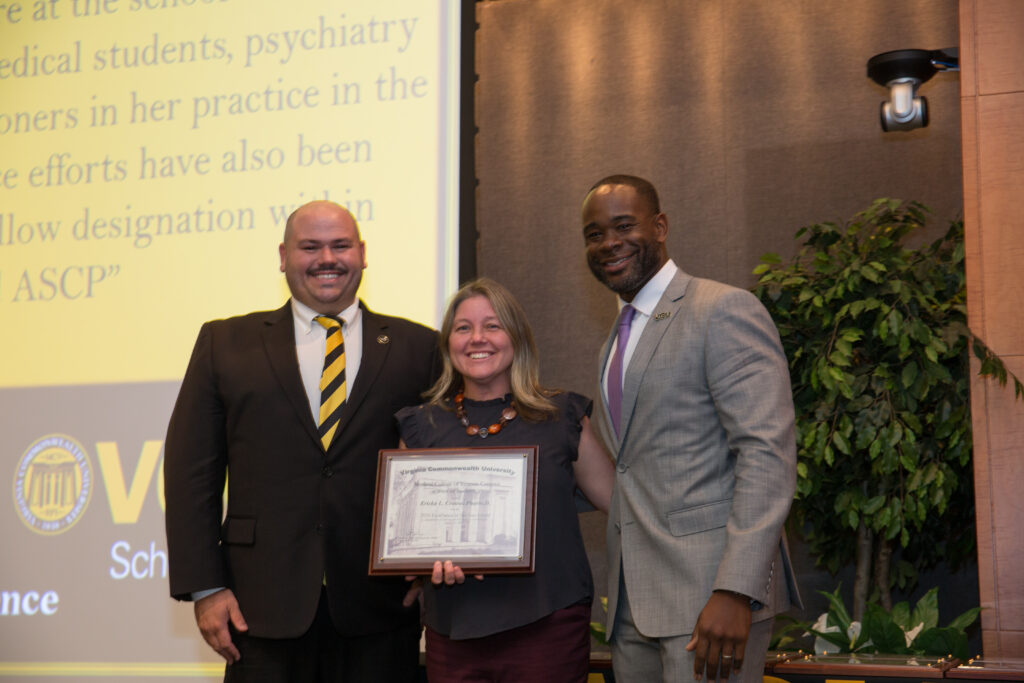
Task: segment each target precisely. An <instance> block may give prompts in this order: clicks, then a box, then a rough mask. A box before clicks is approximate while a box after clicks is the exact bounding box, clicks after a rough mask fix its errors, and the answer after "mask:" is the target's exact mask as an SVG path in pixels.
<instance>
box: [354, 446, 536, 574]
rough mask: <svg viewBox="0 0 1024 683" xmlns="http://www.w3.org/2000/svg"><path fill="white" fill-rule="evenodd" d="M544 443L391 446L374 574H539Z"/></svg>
mask: <svg viewBox="0 0 1024 683" xmlns="http://www.w3.org/2000/svg"><path fill="white" fill-rule="evenodd" d="M536 524H537V447H536V446H517V447H512V448H496V447H494V448H492V447H488V448H419V449H415V448H413V449H385V450H382V451H380V456H379V460H378V463H377V499H376V502H375V503H374V511H373V540H372V547H371V554H370V574H375V575H377V574H380V575H387V574H406V575H414V574H430V573H431V570H432V569H433V566H434V562H435V561H437V560H441V561H444V560H451V561H452V562H453V563H455V564H456V565H458V566H459V567H461V568H462V570H463V571H464V572H465V573H466V574H470V573H472V574H532V573H533V545H534V538H533V537H534V531H535V529H536Z"/></svg>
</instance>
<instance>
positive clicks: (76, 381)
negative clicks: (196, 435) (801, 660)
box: [0, 0, 460, 680]
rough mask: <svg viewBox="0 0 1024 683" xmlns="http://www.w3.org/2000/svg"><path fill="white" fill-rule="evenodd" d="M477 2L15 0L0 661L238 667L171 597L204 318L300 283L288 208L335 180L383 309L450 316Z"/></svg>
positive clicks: (2, 372) (425, 317)
mask: <svg viewBox="0 0 1024 683" xmlns="http://www.w3.org/2000/svg"><path fill="white" fill-rule="evenodd" d="M459 4H460V3H459V2H452V3H446V2H422V1H420V2H413V1H412V0H388V1H387V2H379V1H374V0H339V1H335V2H331V1H324V0H319V1H316V0H296V1H292V2H273V1H271V0H258V1H256V0H7V1H5V0H0V478H6V481H7V482H8V485H7V487H6V490H7V491H8V494H7V495H8V503H6V504H4V505H3V506H2V507H0V510H3V512H2V513H0V533H2V538H3V539H4V551H3V553H2V554H0V555H2V559H0V680H3V678H4V677H14V678H18V677H21V676H28V675H40V674H45V675H53V676H58V677H61V676H67V677H70V678H77V677H79V676H82V675H85V673H89V674H90V675H99V676H101V677H102V676H108V677H113V676H121V675H134V676H139V677H146V676H149V675H153V676H157V675H163V674H166V673H168V672H170V673H173V674H176V675H180V676H184V677H194V676H198V677H204V676H207V675H210V672H211V671H213V672H216V671H218V670H219V666H217V664H216V663H217V661H218V658H217V657H216V655H214V654H213V653H212V652H211V651H209V650H208V648H206V646H205V644H203V643H202V642H201V640H200V638H199V636H198V633H197V631H196V628H195V624H194V622H193V617H192V612H191V606H190V605H178V604H175V603H173V602H172V601H171V600H170V598H169V597H167V582H166V572H167V566H166V548H165V541H164V532H163V489H162V484H163V482H162V480H161V475H160V469H161V467H160V466H161V462H162V457H163V452H162V447H163V442H162V440H163V437H164V432H165V430H166V425H167V418H168V416H169V414H170V409H171V406H172V404H173V401H174V397H175V396H176V393H177V387H178V383H179V381H180V378H181V376H182V374H183V372H184V369H185V365H186V363H187V361H188V357H189V353H190V351H191V348H192V344H193V342H194V340H195V335H196V333H197V331H198V329H199V326H200V324H201V323H202V322H203V321H205V320H209V319H213V318H220V317H227V316H231V315H236V314H240V313H245V312H248V311H252V310H267V309H273V308H277V307H279V306H280V305H281V304H282V303H283V302H284V301H285V299H286V298H287V287H286V285H285V283H284V279H283V276H282V274H281V273H280V272H279V270H278V265H279V260H278V253H277V245H278V243H279V242H280V241H281V235H282V231H283V228H284V221H285V218H286V217H287V215H288V214H289V213H290V212H291V211H292V210H293V209H294V208H295V207H297V206H298V205H300V204H302V203H303V202H305V201H308V200H310V199H321V198H326V199H331V200H333V201H336V202H338V203H341V204H343V205H345V206H347V207H348V208H349V209H350V211H351V212H352V213H353V214H354V215H355V216H356V218H357V220H358V221H359V224H360V227H361V230H362V236H363V238H364V240H365V241H366V244H367V260H368V263H369V266H368V268H367V270H366V272H365V275H364V278H363V285H362V288H361V290H360V297H361V298H362V299H364V300H365V301H366V303H367V305H368V306H369V307H370V308H371V309H374V310H378V311H381V312H385V313H389V314H394V315H401V316H404V317H408V318H412V319H415V320H418V321H421V322H424V323H426V324H429V325H437V323H438V322H439V319H440V315H441V312H442V311H443V306H444V302H445V299H446V297H447V296H448V295H449V294H450V293H451V292H452V291H453V290H454V288H455V285H456V278H457V270H458V264H457V263H456V255H457V237H458V215H457V206H458V203H457V199H458V187H457V175H458V112H459V107H458V101H459V90H458V86H459V72H458V69H459V54H458V49H459V23H460V18H459ZM213 677H214V678H216V677H217V674H216V673H214V674H213ZM164 680H165V679H164Z"/></svg>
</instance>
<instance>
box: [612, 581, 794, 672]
mask: <svg viewBox="0 0 1024 683" xmlns="http://www.w3.org/2000/svg"><path fill="white" fill-rule="evenodd" d="M774 623H775V620H774V619H766V620H764V621H759V622H755V623H753V624H751V626H750V635H749V636H748V637H747V645H746V648H745V649H744V662H743V667H742V668H741V669H740V673H739V674H736V675H734V676H732V677H731V678H730V679H729V683H761V681H762V679H763V676H764V661H765V653H766V652H767V651H768V643H769V642H770V641H771V637H772V625H773V624H774ZM690 637H691V634H685V635H681V636H670V637H664V638H651V637H648V636H645V635H644V634H642V633H640V631H638V630H637V628H636V625H635V624H634V623H633V613H632V612H631V611H630V608H629V596H628V595H627V592H626V586H625V584H624V583H623V582H622V581H621V580H620V582H619V603H618V608H617V610H616V613H615V628H614V629H613V631H612V640H611V648H612V670H613V671H614V672H615V683H658V682H659V681H660V682H661V683H689V682H690V681H693V680H694V678H693V659H694V656H693V653H692V652H688V651H687V650H686V644H687V643H689V642H690ZM722 680H724V679H722ZM705 683H709V682H705Z"/></svg>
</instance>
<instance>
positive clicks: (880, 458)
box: [754, 199, 1024, 620]
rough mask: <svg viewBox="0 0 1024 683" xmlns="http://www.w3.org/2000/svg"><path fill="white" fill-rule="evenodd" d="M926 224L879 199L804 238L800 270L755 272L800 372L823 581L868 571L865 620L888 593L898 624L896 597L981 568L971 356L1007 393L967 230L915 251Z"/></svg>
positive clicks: (858, 592) (792, 266)
mask: <svg viewBox="0 0 1024 683" xmlns="http://www.w3.org/2000/svg"><path fill="white" fill-rule="evenodd" d="M925 217H926V209H925V208H924V207H923V206H921V205H920V204H917V203H913V202H911V203H902V202H900V201H898V200H893V199H879V200H876V201H875V202H874V203H873V204H872V205H871V206H870V207H869V208H867V209H865V210H864V211H862V212H860V213H858V214H857V215H856V216H855V217H854V218H853V219H851V220H850V221H849V222H847V223H846V224H844V225H838V224H835V223H819V224H816V225H812V226H809V227H805V228H801V229H800V230H799V231H798V232H797V233H796V237H797V239H802V240H803V243H802V247H801V249H800V251H799V253H798V254H797V256H796V257H795V258H794V259H792V260H791V261H790V262H788V263H783V262H781V259H780V258H779V257H778V256H777V255H774V254H767V255H765V256H764V257H762V264H761V265H759V266H758V267H757V269H756V270H755V273H756V274H758V275H759V276H760V279H759V282H758V284H757V285H756V286H755V288H754V293H755V294H756V295H757V296H758V297H759V298H760V300H761V301H762V302H763V303H764V304H765V305H766V306H767V308H768V310H769V312H770V313H771V314H772V317H773V318H774V319H775V322H776V324H777V325H778V328H779V332H780V334H781V337H782V343H783V346H784V348H785V351H786V354H787V356H788V358H789V360H790V371H791V375H792V380H793V392H794V403H795V407H796V416H797V419H796V422H797V447H798V457H799V460H798V470H797V471H798V481H797V493H796V498H795V501H794V508H793V509H794V513H795V521H796V523H797V525H798V527H799V528H800V529H801V531H802V532H803V534H804V536H805V539H806V541H807V542H808V544H809V546H810V550H811V552H812V553H813V554H814V555H815V556H816V558H817V561H818V563H819V565H823V566H824V567H826V568H827V569H829V570H830V571H831V572H832V573H833V574H834V573H836V571H838V569H839V568H840V567H843V566H847V565H849V564H850V563H851V562H853V563H855V567H856V578H855V584H854V600H853V619H855V620H861V619H863V618H864V615H865V605H866V604H867V600H868V597H869V593H871V592H872V591H874V594H875V596H876V597H877V600H878V602H879V603H880V605H881V606H882V607H883V608H884V609H885V610H892V607H893V605H892V600H891V597H890V595H891V593H890V591H891V589H892V587H893V586H895V585H898V586H900V587H901V588H902V587H912V586H913V584H914V583H915V582H916V578H917V571H918V570H919V569H921V568H924V567H927V566H931V565H934V564H935V563H937V562H938V561H939V559H940V558H941V559H944V560H948V561H950V562H952V563H954V564H955V563H956V562H957V561H958V560H962V559H965V558H968V557H973V554H974V528H973V491H972V486H971V462H970V459H971V423H970V403H969V396H968V379H969V376H970V375H969V373H970V367H969V358H968V348H972V349H973V351H974V353H975V354H976V355H977V356H978V358H979V359H980V360H981V374H983V375H989V376H993V377H996V378H997V379H999V381H1000V382H1002V383H1004V384H1005V382H1006V381H1007V371H1006V369H1005V367H1004V366H1003V364H1002V362H1001V361H1000V360H999V359H998V357H996V356H995V355H994V354H992V352H991V351H990V350H989V349H988V348H987V347H986V346H985V345H984V343H983V342H982V341H981V340H980V339H978V338H976V337H975V336H974V335H973V334H972V333H971V331H970V329H969V328H968V327H967V313H966V305H965V298H966V293H965V278H964V269H963V260H964V249H963V224H962V223H961V222H959V221H954V222H953V223H952V224H951V225H950V227H949V229H948V230H947V232H946V233H945V235H944V236H943V237H942V238H940V239H938V240H936V241H935V242H933V243H930V244H925V245H924V246H921V247H919V248H911V247H909V246H907V238H908V237H910V236H912V235H915V234H917V233H919V232H920V230H921V229H922V228H923V226H924V224H925ZM1010 377H1011V378H1012V379H1013V384H1014V388H1015V391H1016V394H1017V396H1018V397H1021V396H1024V385H1022V384H1021V382H1020V381H1019V380H1018V379H1017V378H1016V377H1015V376H1013V375H1012V374H1011V375H1010ZM900 548H902V549H909V550H910V552H909V553H904V555H903V557H906V556H908V555H909V556H913V557H915V562H914V563H913V564H912V563H910V562H907V561H906V560H900V559H899V557H900V555H899V554H898V553H897V554H896V555H894V551H896V550H897V549H900ZM894 557H895V558H896V559H895V560H894Z"/></svg>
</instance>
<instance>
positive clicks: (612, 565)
mask: <svg viewBox="0 0 1024 683" xmlns="http://www.w3.org/2000/svg"><path fill="white" fill-rule="evenodd" d="M612 335H614V330H612ZM612 335H610V336H609V338H608V340H607V341H606V342H605V345H604V347H603V349H602V351H601V365H600V366H599V367H600V368H602V369H603V368H604V367H605V364H606V361H607V359H608V353H609V351H610V348H611V346H612V338H613V337H612ZM598 396H603V392H602V391H598ZM594 421H595V424H596V425H597V429H598V432H599V434H600V435H601V437H602V439H603V440H604V442H605V444H606V445H607V446H608V449H609V452H611V453H613V454H615V458H616V485H615V492H614V494H613V496H612V503H611V509H610V510H609V514H608V554H609V556H608V574H609V578H608V583H609V586H608V632H609V634H611V633H612V630H613V627H614V624H615V611H616V607H617V604H618V591H619V578H620V569H621V571H622V573H623V579H624V580H625V584H626V587H627V590H628V592H629V604H630V608H631V611H632V614H633V619H634V622H635V623H636V626H637V628H638V629H639V630H640V632H641V633H643V634H645V635H647V636H651V637H665V636H677V635H685V634H689V633H692V632H693V628H694V625H695V624H696V622H697V617H698V615H699V614H700V611H701V609H702V608H703V607H704V604H705V603H706V602H707V600H708V598H709V597H710V595H711V591H712V590H716V589H723V590H730V591H735V592H738V593H742V594H744V595H748V596H750V597H751V598H753V599H754V600H755V601H756V602H757V603H758V604H755V605H754V606H755V608H756V609H755V611H754V612H753V620H754V621H760V620H762V619H767V618H770V617H772V616H773V615H775V614H776V613H777V612H780V611H783V610H786V609H788V608H789V607H790V606H791V605H798V604H799V595H798V592H797V588H796V584H795V581H794V578H793V573H792V569H791V567H790V562H789V556H788V553H787V551H786V545H785V538H784V535H783V523H784V522H785V520H786V516H787V514H788V513H789V508H790V503H791V501H792V499H793V493H794V490H795V486H796V444H795V440H794V426H793V397H792V393H791V389H790V382H789V369H788V365H787V362H786V358H785V355H784V354H783V351H782V345H781V343H780V341H779V335H778V331H777V329H776V328H775V325H774V323H773V322H772V320H771V317H770V316H769V315H768V312H767V311H766V310H765V309H764V307H763V306H762V305H761V303H760V302H759V301H757V299H756V298H755V297H754V296H753V295H752V294H751V293H750V292H747V291H745V290H742V289H737V288H735V287H730V286H728V285H724V284H721V283H718V282H714V281H711V280H703V279H699V278H694V277H692V276H690V275H687V274H686V273H683V272H682V271H679V272H678V273H677V274H676V276H675V277H674V278H673V280H672V282H671V283H670V284H669V286H668V288H667V289H666V291H665V294H664V295H663V296H662V298H661V300H660V301H659V302H658V305H657V307H656V309H655V311H654V313H653V315H652V316H651V318H650V320H648V322H647V325H646V327H645V328H644V330H643V334H642V336H641V337H640V339H639V340H638V343H637V346H636V350H635V351H634V353H633V357H632V359H631V360H630V363H629V366H628V367H627V369H626V374H625V379H624V386H623V399H622V425H621V434H620V436H621V438H617V437H616V436H615V432H614V431H613V430H612V428H611V424H610V421H609V417H608V408H607V404H606V403H605V402H604V401H602V402H601V407H600V409H598V410H596V411H595V417H594Z"/></svg>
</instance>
